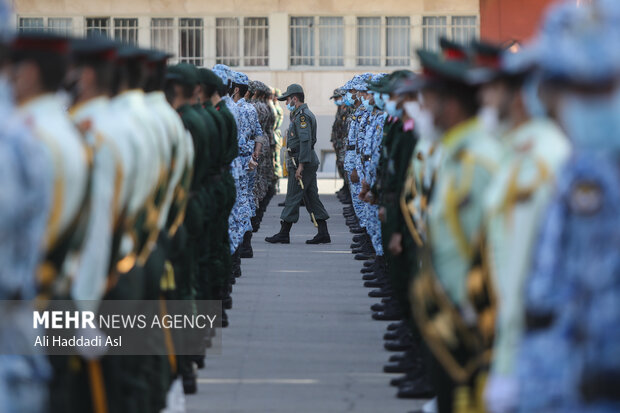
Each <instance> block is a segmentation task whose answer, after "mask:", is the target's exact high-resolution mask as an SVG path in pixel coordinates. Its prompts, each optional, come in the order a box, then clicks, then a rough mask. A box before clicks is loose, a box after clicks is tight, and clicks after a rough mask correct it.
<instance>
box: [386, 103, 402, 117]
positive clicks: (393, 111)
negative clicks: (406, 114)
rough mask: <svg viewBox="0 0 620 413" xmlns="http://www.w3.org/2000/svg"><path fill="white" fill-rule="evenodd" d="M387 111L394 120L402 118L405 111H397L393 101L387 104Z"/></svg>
mask: <svg viewBox="0 0 620 413" xmlns="http://www.w3.org/2000/svg"><path fill="white" fill-rule="evenodd" d="M385 111H386V112H387V114H388V115H390V116H391V117H393V118H401V117H402V116H403V110H402V109H396V102H395V101H393V100H388V101H387V102H385Z"/></svg>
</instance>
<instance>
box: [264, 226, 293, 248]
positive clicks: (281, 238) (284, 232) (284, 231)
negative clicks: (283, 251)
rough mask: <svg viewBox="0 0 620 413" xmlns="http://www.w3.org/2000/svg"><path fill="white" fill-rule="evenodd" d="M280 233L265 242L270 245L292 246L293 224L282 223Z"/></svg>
mask: <svg viewBox="0 0 620 413" xmlns="http://www.w3.org/2000/svg"><path fill="white" fill-rule="evenodd" d="M280 225H281V226H280V232H278V233H277V234H275V235H274V236H273V237H267V238H265V241H267V242H269V243H270V244H290V243H291V237H290V235H289V232H291V227H292V226H293V224H292V223H290V222H286V221H280Z"/></svg>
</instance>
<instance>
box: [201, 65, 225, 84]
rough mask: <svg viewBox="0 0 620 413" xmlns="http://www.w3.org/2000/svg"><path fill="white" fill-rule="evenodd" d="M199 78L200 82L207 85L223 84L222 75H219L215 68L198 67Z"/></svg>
mask: <svg viewBox="0 0 620 413" xmlns="http://www.w3.org/2000/svg"><path fill="white" fill-rule="evenodd" d="M198 79H199V80H200V83H202V84H205V85H209V86H215V87H220V86H222V80H221V79H220V77H218V76H217V75H216V74H215V72H213V70H210V69H205V68H204V67H203V68H200V69H198Z"/></svg>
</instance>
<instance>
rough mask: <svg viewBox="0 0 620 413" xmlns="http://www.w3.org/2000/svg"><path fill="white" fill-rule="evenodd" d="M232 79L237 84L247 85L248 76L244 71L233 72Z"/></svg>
mask: <svg viewBox="0 0 620 413" xmlns="http://www.w3.org/2000/svg"><path fill="white" fill-rule="evenodd" d="M232 81H233V82H234V83H236V84H238V85H249V84H250V78H248V76H247V75H246V74H245V73H241V72H233V78H232Z"/></svg>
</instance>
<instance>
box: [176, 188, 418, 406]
mask: <svg viewBox="0 0 620 413" xmlns="http://www.w3.org/2000/svg"><path fill="white" fill-rule="evenodd" d="M281 200H282V196H279V197H276V198H275V199H274V200H273V201H272V203H271V206H270V208H269V210H268V211H267V213H266V214H265V218H264V222H263V225H262V226H261V229H260V231H259V232H258V233H257V234H255V235H254V240H253V242H252V244H253V246H254V258H253V259H250V260H243V276H242V277H241V278H239V279H238V280H237V284H236V285H235V287H234V292H233V301H234V307H233V309H232V310H231V311H230V313H229V319H230V323H231V325H230V327H229V328H227V329H225V330H224V331H223V336H222V339H223V343H222V347H223V349H222V354H221V355H217V356H212V357H209V355H207V364H206V369H204V370H201V372H200V378H199V393H198V394H197V395H194V396H190V397H188V398H187V400H186V404H187V411H188V412H191V413H198V412H253V413H259V412H269V413H275V412H282V413H298V412H300V413H301V412H330V413H331V412H372V413H375V412H382V413H387V412H398V413H405V412H407V411H410V410H414V409H415V408H417V407H418V406H419V405H420V403H419V402H416V401H407V400H399V399H397V398H396V397H395V396H394V395H395V393H396V389H395V388H394V387H391V386H390V385H389V380H390V378H391V377H393V376H390V375H387V374H384V373H382V366H383V364H384V363H385V362H386V361H387V359H388V357H389V355H390V353H388V352H386V351H385V350H383V339H382V336H383V333H384V332H385V327H386V325H387V323H385V322H378V321H373V320H372V319H371V317H370V310H369V306H370V305H371V304H373V302H374V301H373V299H371V298H369V297H368V296H367V289H365V288H364V287H363V286H362V280H361V276H360V273H359V268H360V267H361V264H360V263H359V262H356V261H354V260H353V257H352V255H351V252H350V250H349V244H350V242H351V236H350V233H349V231H348V228H347V227H346V226H345V224H344V219H343V217H342V213H341V212H342V208H341V205H340V204H339V203H338V201H337V200H336V197H335V196H333V195H331V196H326V195H323V196H322V200H323V202H324V203H325V206H326V207H327V209H328V211H329V213H330V214H331V216H332V219H330V220H329V226H330V232H331V236H332V244H330V245H327V246H325V245H323V246H309V245H305V244H304V240H305V239H307V238H310V237H311V235H313V234H314V232H315V230H314V227H313V226H312V224H311V223H309V221H308V220H307V219H306V218H305V214H302V216H304V218H303V222H300V223H298V224H297V225H294V226H293V230H292V232H291V235H292V236H291V244H290V245H271V244H267V243H265V242H264V238H265V236H268V235H272V234H273V233H275V232H277V230H278V229H279V214H280V208H279V207H278V206H277V204H278V202H280V201H281Z"/></svg>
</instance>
